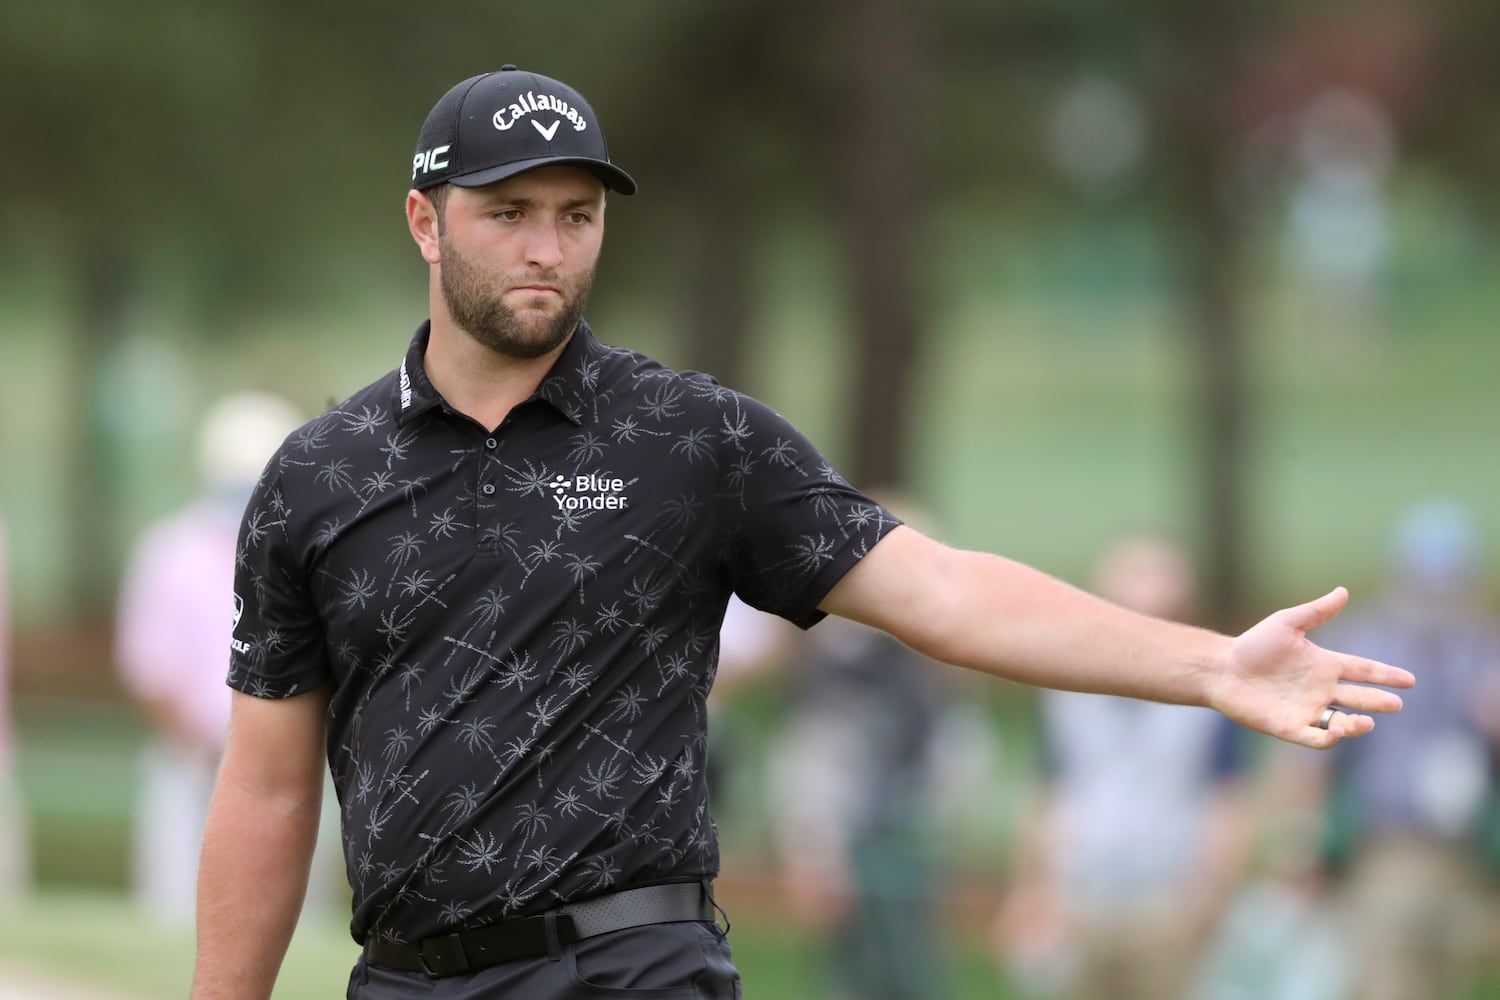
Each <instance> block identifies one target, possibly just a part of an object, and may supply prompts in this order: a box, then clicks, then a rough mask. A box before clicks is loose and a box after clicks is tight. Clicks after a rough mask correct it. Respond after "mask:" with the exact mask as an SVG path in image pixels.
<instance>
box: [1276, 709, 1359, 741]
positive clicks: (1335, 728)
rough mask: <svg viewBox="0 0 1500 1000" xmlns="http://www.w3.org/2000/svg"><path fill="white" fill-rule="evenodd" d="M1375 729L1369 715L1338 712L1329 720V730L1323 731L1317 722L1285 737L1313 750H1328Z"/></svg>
mask: <svg viewBox="0 0 1500 1000" xmlns="http://www.w3.org/2000/svg"><path fill="white" fill-rule="evenodd" d="M1374 728H1375V720H1374V719H1372V718H1370V717H1369V716H1368V715H1355V714H1351V713H1349V712H1338V711H1336V712H1334V713H1333V718H1331V719H1330V720H1328V728H1327V729H1322V728H1320V727H1319V726H1318V724H1317V723H1316V722H1313V723H1311V724H1309V725H1306V726H1303V727H1302V728H1300V729H1298V730H1297V731H1296V732H1294V733H1292V734H1291V735H1289V736H1287V737H1285V739H1287V740H1288V741H1290V742H1292V743H1296V744H1297V745H1299V746H1304V747H1309V748H1311V749H1313V750H1327V749H1329V748H1330V747H1332V746H1335V745H1336V744H1337V743H1338V742H1339V741H1340V740H1342V739H1346V738H1347V739H1354V738H1356V737H1359V736H1363V735H1365V734H1366V733H1368V732H1369V731H1370V730H1372V729H1374Z"/></svg>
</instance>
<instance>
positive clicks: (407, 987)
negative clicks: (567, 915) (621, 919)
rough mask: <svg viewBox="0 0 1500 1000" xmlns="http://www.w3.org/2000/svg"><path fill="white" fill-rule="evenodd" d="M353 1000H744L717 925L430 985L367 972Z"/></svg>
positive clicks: (619, 941) (589, 941) (596, 940)
mask: <svg viewBox="0 0 1500 1000" xmlns="http://www.w3.org/2000/svg"><path fill="white" fill-rule="evenodd" d="M347 996H348V1000H417V998H422V1000H507V998H511V997H514V998H517V1000H606V998H609V997H614V998H616V1000H631V998H635V1000H740V974H739V971H738V970H736V969H735V967H734V959H733V957H732V956H731V955H730V951H729V942H728V941H727V940H725V938H724V932H723V931H722V930H720V929H719V927H718V926H717V925H716V924H711V923H707V922H701V921H683V922H679V923H670V924H648V925H647V926H645V927H631V928H628V929H626V930H623V931H612V932H610V933H608V934H600V935H599V936H598V937H591V938H585V939H584V940H582V941H575V942H573V943H572V944H565V945H561V946H560V947H558V948H557V949H556V953H555V954H552V955H543V956H540V957H538V958H524V959H520V960H518V961H514V962H505V963H502V964H500V965H493V966H490V967H489V968H488V969H480V970H479V971H477V972H471V973H468V974H466V975H461V976H447V977H445V978H442V979H431V978H429V977H427V976H425V975H423V974H422V973H420V972H398V971H397V970H395V969H387V968H384V967H382V966H379V965H369V964H368V963H366V962H365V960H364V958H363V957H361V958H360V960H359V963H358V964H357V965H356V966H355V967H354V972H353V973H352V974H351V975H350V976H349V992H348V995H347Z"/></svg>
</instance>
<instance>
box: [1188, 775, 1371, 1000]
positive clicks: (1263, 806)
mask: <svg viewBox="0 0 1500 1000" xmlns="http://www.w3.org/2000/svg"><path fill="white" fill-rule="evenodd" d="M1291 757H1292V752H1288V751H1283V750H1282V748H1281V747H1279V746H1278V747H1273V748H1272V752H1271V753H1270V754H1268V755H1267V757H1266V760H1265V762H1264V764H1263V767H1262V769H1261V771H1262V776H1263V779H1264V780H1263V781H1261V782H1259V784H1260V785H1262V786H1263V787H1264V788H1266V789H1268V790H1269V794H1266V795H1262V796H1257V805H1258V806H1259V809H1258V812H1259V813H1260V817H1259V820H1258V822H1257V823H1256V828H1257V831H1258V836H1257V845H1258V849H1257V850H1256V852H1255V853H1256V861H1255V863H1254V865H1253V866H1252V871H1251V874H1250V877H1248V878H1247V879H1246V881H1245V884H1244V885H1243V886H1242V887H1241V889H1240V890H1239V891H1238V892H1237V893H1236V894H1235V898H1234V900H1233V902H1231V903H1230V905H1229V909H1228V911H1227V912H1226V913H1225V915H1224V919H1223V921H1222V922H1221V924H1220V927H1219V933H1218V934H1217V935H1216V936H1215V938H1214V940H1213V943H1212V944H1211V945H1210V947H1209V950H1208V954H1207V957H1206V959H1205V961H1204V962H1203V963H1202V967H1201V968H1200V969H1199V970H1198V974H1197V976H1196V979H1197V983H1196V986H1195V988H1194V992H1193V994H1192V995H1193V997H1194V998H1195V1000H1345V998H1347V997H1348V996H1349V995H1350V989H1351V983H1352V981H1353V966H1352V963H1351V960H1350V949H1349V941H1348V935H1347V933H1346V932H1345V929H1344V927H1343V926H1342V925H1341V922H1340V921H1339V919H1338V914H1337V911H1336V909H1335V908H1334V906H1333V905H1332V903H1331V900H1330V893H1329V881H1328V878H1327V871H1326V868H1325V866H1324V864H1323V858H1322V856H1321V853H1320V847H1321V844H1320V828H1321V824H1320V822H1319V819H1318V816H1317V813H1316V812H1315V811H1313V810H1310V809H1307V808H1306V807H1305V804H1304V803H1299V802H1298V801H1296V798H1295V796H1294V797H1292V798H1290V799H1289V798H1288V797H1287V796H1286V795H1285V794H1283V792H1284V790H1285V789H1286V788H1287V787H1288V786H1290V785H1293V784H1295V773H1289V771H1290V769H1295V768H1296V767H1299V766H1301V765H1300V762H1298V761H1293V760H1292V759H1291Z"/></svg>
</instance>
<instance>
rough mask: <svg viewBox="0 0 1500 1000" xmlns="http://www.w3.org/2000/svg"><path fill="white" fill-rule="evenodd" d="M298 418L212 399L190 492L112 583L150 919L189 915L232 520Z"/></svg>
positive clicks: (221, 726) (142, 888)
mask: <svg viewBox="0 0 1500 1000" xmlns="http://www.w3.org/2000/svg"><path fill="white" fill-rule="evenodd" d="M301 422H302V418H301V416H300V415H299V414H298V412H297V411H296V410H295V409H294V408H293V407H292V406H291V404H289V403H287V402H285V401H283V400H281V399H279V398H277V397H274V396H269V395H265V394H260V393H240V394H235V395H231V396H228V397H225V398H224V399H222V400H220V401H218V402H217V403H215V404H214V405H213V406H212V407H211V408H210V410H209V412H208V413H207V414H206V416H205V418H204V420H203V423H202V425H201V427H200V429H199V434H198V452H197V459H198V467H199V472H200V478H201V484H200V492H199V495H198V496H197V497H196V499H194V500H193V501H192V502H191V503H190V504H188V505H187V506H186V507H184V508H182V509H181V510H178V511H176V512H174V513H172V514H169V515H168V516H166V517H165V518H163V519H162V520H161V521H159V522H158V523H156V524H154V525H152V526H151V527H149V528H148V530H147V531H146V532H145V533H144V534H143V536H142V537H141V538H140V539H139V541H138V542H137V544H136V546H135V549H134V551H133V552H132V553H131V556H130V559H129V563H128V566H127V568H126V574H125V577H124V580H123V585H122V588H121V591H120V603H119V616H118V631H117V635H116V657H117V665H118V669H119V671H120V676H121V679H122V681H123V683H124V686H125V688H126V690H127V691H128V692H129V693H130V695H131V696H132V697H133V698H135V700H136V701H137V703H138V704H139V705H140V706H141V708H142V710H143V711H144V712H145V714H146V717H147V720H148V722H149V724H150V726H151V736H150V738H149V740H148V742H147V745H146V746H145V748H144V750H143V759H142V773H141V781H142V786H141V792H140V798H139V800H138V802H137V809H136V816H135V830H134V851H133V858H132V868H133V880H134V890H135V894H136V898H137V900H138V902H140V903H141V904H142V905H143V906H145V907H146V908H148V909H149V910H150V911H151V912H152V913H154V914H155V915H157V916H160V917H163V918H166V919H169V920H189V919H191V917H192V915H193V910H194V897H195V894H196V889H197V886H196V883H197V859H198V849H199V843H200V841H201V839H202V835H203V823H204V819H205V817H206V815H207V810H208V801H209V797H210V795H211V793H212V791H213V783H214V775H215V772H216V771H217V767H218V761H219V755H220V753H221V751H222V750H223V747H224V739H225V734H226V730H227V729H228V725H229V701H230V694H229V688H228V687H227V686H226V685H225V682H224V678H225V674H226V672H227V670H228V663H229V641H230V633H231V630H232V627H233V620H234V619H235V618H236V617H238V609H237V605H238V600H237V599H236V598H235V596H234V558H235V545H236V541H237V536H238V531H239V524H240V518H241V516H242V514H243V513H244V509H245V504H246V502H247V501H248V499H249V497H250V491H251V489H252V488H253V487H254V485H255V482H256V480H257V479H258V478H259V477H260V473H261V470H262V468H263V467H264V465H265V462H266V461H267V460H268V459H269V458H270V457H271V455H272V453H273V452H275V450H276V448H277V447H278V446H279V445H280V444H281V442H282V440H283V439H284V438H285V437H286V435H287V434H289V433H291V431H293V430H294V429H295V428H296V427H297V426H298V425H299V424H300V423H301Z"/></svg>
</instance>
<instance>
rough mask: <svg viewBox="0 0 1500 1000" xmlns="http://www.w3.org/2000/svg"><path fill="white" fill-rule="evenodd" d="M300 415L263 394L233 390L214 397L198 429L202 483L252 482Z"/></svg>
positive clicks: (243, 484) (239, 485) (224, 485)
mask: <svg viewBox="0 0 1500 1000" xmlns="http://www.w3.org/2000/svg"><path fill="white" fill-rule="evenodd" d="M304 419H305V418H304V417H303V416H302V413H301V412H300V411H299V410H298V409H297V408H296V407H295V406H293V405H292V404H291V403H290V402H288V401H287V400H285V399H282V398H281V397H280V396H275V395H272V394H271V393H267V392H254V391H250V392H237V393H233V394H231V395H228V396H225V397H224V398H222V399H220V400H218V401H217V402H216V403H214V404H213V405H212V406H210V407H209V408H208V412H207V413H206V414H204V416H203V423H202V424H201V425H200V426H199V428H198V469H199V472H200V473H201V475H202V476H203V481H204V485H205V486H207V487H209V488H211V489H219V488H225V489H239V488H243V487H246V486H250V485H253V484H254V483H255V481H256V480H257V479H258V478H259V477H260V473H261V470H262V469H263V468H265V465H266V462H267V461H269V460H270V458H271V456H272V455H273V454H275V453H276V449H277V448H279V447H281V442H282V441H284V440H285V439H286V436H287V435H288V434H290V433H291V432H292V431H294V430H296V429H297V428H298V427H300V426H301V425H302V423H303V421H304Z"/></svg>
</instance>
